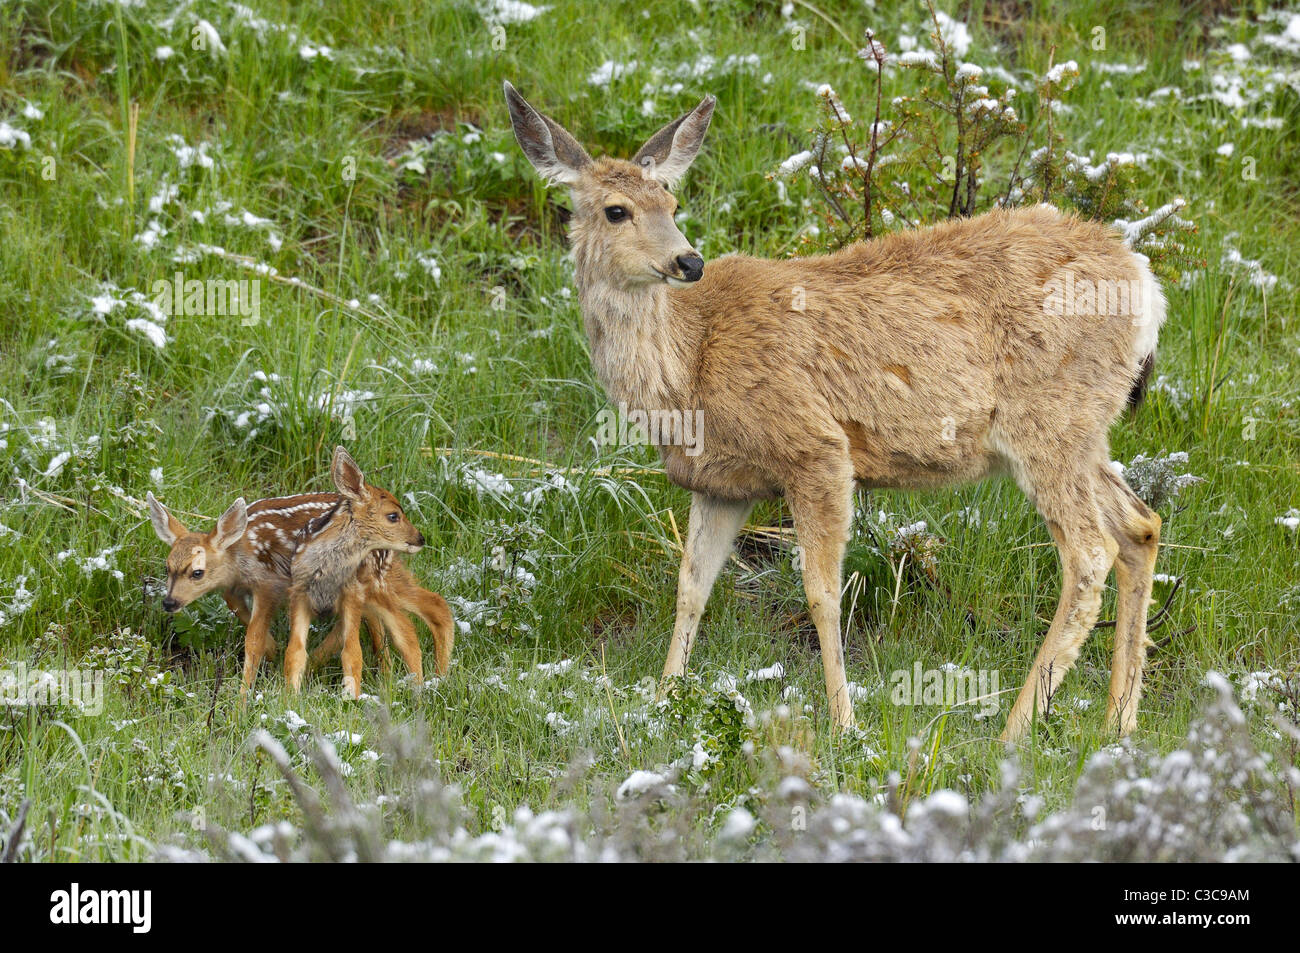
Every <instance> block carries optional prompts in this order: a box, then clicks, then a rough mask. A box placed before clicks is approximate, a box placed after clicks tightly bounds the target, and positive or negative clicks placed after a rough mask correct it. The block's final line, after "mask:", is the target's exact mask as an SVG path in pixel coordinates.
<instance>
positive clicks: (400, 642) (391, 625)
mask: <svg viewBox="0 0 1300 953" xmlns="http://www.w3.org/2000/svg"><path fill="white" fill-rule="evenodd" d="M376 613H377V615H378V616H379V617H380V618H382V619H383V624H384V628H386V629H387V630H388V635H389V636H390V637H391V638H392V640H393V644H394V645H395V646H397V653H398V654H399V655H401V656H402V661H403V662H405V663H406V668H407V670H408V671H410V672H411V673H412V674H413V675H415V680H416V682H417V683H418V682H423V681H424V654H423V653H422V652H421V651H420V639H419V637H418V636H417V635H416V633H415V623H414V622H412V621H411V617H410V616H408V615H407V614H406V613H405V612H402V611H401V610H400V609H397V608H393V607H390V606H388V605H384V606H382V607H380V608H378V609H377V610H376ZM367 618H369V617H368V616H367Z"/></svg>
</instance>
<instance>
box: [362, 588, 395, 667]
mask: <svg viewBox="0 0 1300 953" xmlns="http://www.w3.org/2000/svg"><path fill="white" fill-rule="evenodd" d="M361 617H362V618H363V619H365V623H366V632H368V633H369V635H370V647H371V648H372V649H374V651H375V658H377V659H378V660H379V671H380V672H382V673H383V674H385V675H387V674H388V673H389V672H390V671H392V669H393V666H392V662H391V661H390V660H389V658H388V640H387V639H385V638H384V629H386V628H391V626H389V625H388V621H387V620H388V614H387V612H386V611H384V610H383V609H382V608H376V607H375V606H373V605H372V604H371V603H369V602H367V603H366V604H365V607H364V608H363V609H362V611H361Z"/></svg>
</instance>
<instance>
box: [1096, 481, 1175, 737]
mask: <svg viewBox="0 0 1300 953" xmlns="http://www.w3.org/2000/svg"><path fill="white" fill-rule="evenodd" d="M1098 469H1099V471H1100V473H1101V477H1102V482H1101V485H1102V499H1101V503H1102V511H1103V514H1104V516H1105V519H1106V523H1107V527H1108V528H1109V530H1110V532H1111V534H1112V535H1113V536H1114V537H1115V540H1116V542H1118V543H1119V554H1118V555H1117V557H1116V559H1115V588H1116V590H1118V593H1119V595H1118V598H1117V600H1116V606H1115V648H1114V653H1113V655H1112V658H1111V668H1110V695H1109V697H1108V698H1107V700H1106V726H1107V728H1110V729H1118V730H1119V733H1120V734H1121V735H1126V734H1128V733H1129V732H1130V731H1132V730H1133V729H1134V728H1136V727H1137V710H1138V702H1139V701H1140V700H1141V698H1142V669H1143V666H1144V665H1145V664H1146V654H1147V646H1148V645H1150V644H1151V643H1150V640H1149V639H1148V638H1147V607H1148V605H1149V604H1150V602H1151V584H1152V575H1153V573H1154V571H1155V565H1156V555H1157V553H1158V552H1159V549H1160V517H1159V516H1158V515H1157V514H1156V513H1155V512H1154V511H1152V510H1151V508H1150V507H1148V506H1147V505H1146V504H1145V503H1143V502H1142V501H1141V500H1140V499H1139V498H1138V496H1137V494H1136V493H1134V492H1133V491H1132V490H1131V489H1129V486H1128V484H1127V483H1125V482H1124V478H1123V477H1121V476H1119V475H1118V474H1116V473H1115V471H1114V470H1112V469H1111V468H1110V465H1109V464H1108V463H1107V462H1106V461H1104V460H1103V461H1101V462H1100V463H1099V465H1098Z"/></svg>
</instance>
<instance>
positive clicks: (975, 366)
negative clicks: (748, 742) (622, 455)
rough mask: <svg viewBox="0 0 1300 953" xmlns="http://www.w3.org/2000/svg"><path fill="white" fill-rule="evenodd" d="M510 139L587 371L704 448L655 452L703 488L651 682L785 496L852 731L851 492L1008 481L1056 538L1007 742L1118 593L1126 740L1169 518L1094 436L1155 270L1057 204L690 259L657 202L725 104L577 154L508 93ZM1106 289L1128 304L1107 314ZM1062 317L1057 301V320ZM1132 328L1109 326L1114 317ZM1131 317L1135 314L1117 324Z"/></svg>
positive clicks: (1155, 298)
mask: <svg viewBox="0 0 1300 953" xmlns="http://www.w3.org/2000/svg"><path fill="white" fill-rule="evenodd" d="M505 96H506V103H507V105H508V107H509V110H510V118H511V123H512V125H513V127H514V132H515V137H516V139H517V140H518V142H519V145H520V146H521V148H522V149H523V151H524V154H525V155H526V156H527V157H528V159H529V161H531V162H532V164H533V166H534V167H535V168H536V169H537V171H538V172H539V173H540V174H541V175H542V176H543V177H544V178H545V179H547V180H548V181H550V182H557V183H560V184H563V185H566V186H568V188H569V190H570V194H571V196H572V200H573V217H572V220H571V228H570V239H571V244H572V247H573V258H574V262H575V266H576V283H577V287H578V293H579V301H580V304H581V308H582V314H583V321H584V324H585V326H586V331H587V336H588V339H589V342H590V346H591V357H592V362H593V364H594V367H595V371H596V376H597V377H598V378H599V379H600V381H601V383H602V384H603V385H604V387H605V390H606V392H607V393H608V395H609V397H610V398H611V399H612V400H617V401H620V402H623V403H624V404H625V405H626V406H628V407H632V408H639V409H641V410H642V411H643V412H650V413H653V412H655V411H659V412H661V413H662V412H669V413H671V412H677V413H681V414H685V413H695V414H696V415H697V419H699V420H701V421H702V430H701V431H700V432H699V433H698V434H697V437H698V442H697V443H696V445H695V448H694V449H695V451H696V452H695V453H693V454H690V455H688V454H687V453H685V452H683V450H682V448H681V447H679V446H674V445H671V441H670V440H662V439H661V440H660V441H658V443H659V449H660V454H661V456H662V458H663V461H664V469H665V472H666V474H667V476H668V478H669V479H670V480H672V481H673V482H674V483H676V484H678V485H680V486H683V487H685V488H687V489H688V490H690V491H691V492H692V497H691V512H690V520H689V523H688V530H687V540H686V546H685V548H684V551H683V557H682V564H681V572H680V574H679V579H678V591H677V614H676V623H675V625H674V627H673V635H672V641H671V644H670V648H669V652H668V660H667V663H666V664H665V666H664V676H665V678H666V679H667V678H670V677H673V676H678V675H681V674H682V673H683V672H684V671H685V668H686V662H687V659H688V657H689V655H690V651H691V645H692V642H693V641H694V638H695V634H696V631H697V629H698V627H699V623H700V616H701V614H702V613H703V611H704V606H705V603H706V601H707V599H708V595H709V591H710V589H712V587H713V584H714V581H715V580H716V578H717V576H718V573H719V571H720V570H721V568H722V565H723V563H724V562H725V560H726V558H727V555H728V553H729V552H730V550H731V546H732V543H733V542H734V540H735V537H736V535H737V533H738V532H739V531H740V529H741V527H742V525H743V524H744V521H745V519H746V517H747V515H748V514H749V512H750V509H751V507H752V506H753V504H754V502H755V501H756V500H761V499H769V498H774V497H782V496H783V497H784V498H785V501H786V503H787V505H788V506H789V507H790V511H791V513H792V515H793V517H794V523H795V531H796V533H797V535H798V538H799V544H800V546H801V547H802V551H803V563H804V565H803V580H804V589H805V591H806V593H807V597H808V605H809V614H810V615H811V617H812V619H813V622H814V623H815V625H816V627H817V634H818V641H819V642H820V645H821V653H822V662H823V666H824V668H825V674H826V690H827V695H828V697H829V700H830V707H831V712H832V715H833V717H834V720H835V722H836V723H837V724H839V725H851V724H852V723H853V705H852V701H851V699H850V697H849V691H848V685H847V683H846V679H845V674H844V659H843V647H842V645H841V642H840V596H841V572H842V570H841V563H842V561H843V557H844V550H845V545H846V542H847V539H848V536H849V529H850V520H851V514H852V498H853V490H854V486H855V485H860V486H864V487H868V488H871V487H895V488H925V487H934V486H940V485H944V484H950V483H954V482H961V481H969V480H977V479H981V478H984V477H986V476H991V475H996V474H1010V476H1011V477H1012V478H1014V480H1015V481H1016V483H1017V484H1019V486H1020V487H1021V489H1022V490H1023V491H1024V492H1025V494H1026V495H1027V496H1028V497H1029V499H1030V500H1031V501H1032V502H1033V503H1034V504H1035V506H1036V507H1037V508H1038V511H1039V513H1040V514H1041V515H1042V517H1043V519H1044V520H1045V521H1046V523H1047V527H1048V529H1049V531H1050V532H1051V535H1052V538H1053V540H1054V541H1055V543H1056V547H1057V551H1058V553H1059V555H1060V560H1061V565H1062V575H1063V584H1062V590H1061V595H1060V599H1059V603H1058V606H1057V609H1056V614H1055V616H1054V618H1053V620H1052V623H1051V626H1050V628H1049V630H1048V632H1047V636H1046V638H1045V640H1044V642H1043V645H1042V647H1041V649H1040V650H1039V652H1038V655H1037V657H1036V658H1035V660H1034V663H1033V666H1032V668H1031V670H1030V673H1029V675H1028V677H1027V679H1026V680H1025V683H1024V686H1023V688H1022V689H1021V691H1020V694H1019V696H1018V697H1017V699H1016V702H1015V704H1014V706H1013V707H1012V709H1011V713H1010V715H1009V717H1008V720H1007V725H1006V728H1005V730H1004V732H1003V736H1002V737H1003V739H1004V740H1007V741H1012V740H1016V739H1018V738H1019V737H1021V736H1022V735H1023V734H1024V732H1025V731H1026V729H1027V728H1028V726H1029V724H1030V723H1031V719H1032V717H1033V713H1034V711H1035V707H1036V709H1037V711H1038V712H1040V713H1041V712H1043V711H1044V710H1045V707H1046V704H1047V702H1048V700H1049V699H1050V697H1051V695H1052V693H1053V692H1054V691H1055V690H1056V687H1057V686H1058V685H1059V684H1060V681H1061V678H1062V676H1064V674H1065V672H1066V671H1067V670H1068V669H1069V668H1070V666H1071V665H1072V664H1073V663H1074V661H1075V658H1076V657H1077V656H1078V653H1079V649H1080V647H1081V645H1082V644H1083V642H1084V641H1085V640H1086V639H1087V637H1088V634H1089V632H1090V631H1091V629H1092V628H1093V626H1094V624H1095V622H1096V619H1097V614H1098V611H1099V609H1100V605H1101V596H1102V590H1103V587H1104V585H1105V580H1106V576H1107V574H1108V572H1109V570H1110V568H1111V566H1112V565H1113V566H1114V567H1115V576H1116V585H1117V589H1118V592H1119V595H1118V605H1117V612H1116V614H1117V622H1116V629H1115V645H1114V654H1113V661H1112V668H1111V682H1110V693H1109V701H1108V705H1107V712H1106V716H1107V723H1108V725H1111V726H1118V728H1119V730H1120V732H1121V733H1127V732H1129V731H1131V730H1132V729H1133V728H1134V727H1135V725H1136V719H1137V707H1138V701H1139V698H1140V695H1141V689H1142V669H1143V665H1144V663H1145V657H1146V647H1147V645H1148V644H1149V640H1148V639H1147V635H1146V610H1147V606H1148V603H1149V602H1150V598H1151V585H1152V570H1153V568H1154V565H1155V561H1156V554H1157V548H1158V544H1159V538H1160V518H1159V517H1158V516H1157V515H1156V514H1155V513H1154V512H1152V511H1151V509H1149V508H1148V507H1147V506H1146V505H1145V504H1144V503H1143V502H1142V501H1141V500H1140V499H1138V497H1137V496H1136V495H1135V494H1134V493H1133V492H1132V491H1131V490H1130V489H1129V487H1128V486H1127V484H1125V483H1124V481H1123V479H1122V478H1121V477H1119V476H1117V475H1116V474H1115V473H1114V472H1113V471H1112V469H1111V467H1110V451H1109V445H1108V431H1109V427H1110V424H1111V423H1112V422H1113V421H1114V420H1115V418H1116V417H1117V416H1118V415H1119V414H1120V412H1121V410H1122V409H1123V408H1124V406H1125V403H1126V401H1127V400H1128V399H1129V398H1130V397H1131V395H1133V394H1134V393H1136V389H1137V388H1138V387H1140V384H1141V383H1142V380H1143V378H1144V375H1145V374H1146V373H1149V371H1150V368H1151V365H1152V362H1153V360H1154V355H1155V349H1156V338H1157V333H1158V331H1159V329H1160V326H1161V324H1162V322H1163V321H1164V317H1165V301H1164V297H1163V294H1162V292H1161V290H1160V286H1159V284H1158V283H1157V282H1156V279H1155V278H1154V276H1153V275H1152V273H1151V270H1150V268H1149V267H1148V264H1147V261H1146V259H1145V258H1144V257H1143V256H1141V255H1138V254H1135V253H1134V252H1132V251H1130V250H1128V249H1127V248H1126V247H1125V246H1124V245H1123V243H1122V241H1121V240H1120V238H1119V236H1118V235H1117V234H1115V233H1114V232H1113V231H1111V230H1110V229H1108V228H1106V227H1105V226H1103V225H1100V224H1097V223H1092V222H1087V221H1082V220H1080V219H1078V218H1076V217H1073V216H1070V215H1065V214H1062V213H1060V212H1058V211H1056V210H1054V209H1051V208H1049V207H1046V206H1038V207H1034V208H1024V209H1016V210H996V211H992V212H988V213H986V214H983V215H980V216H977V217H974V218H970V219H961V220H954V221H949V222H946V223H944V224H941V225H936V226H933V227H930V228H924V229H917V230H914V231H905V232H897V233H893V234H889V235H886V236H883V237H881V238H878V239H876V240H873V241H869V242H863V243H858V244H855V245H852V246H850V247H847V248H844V249H843V250H841V251H838V252H836V253H834V254H828V255H817V256H809V257H804V258H795V259H788V260H785V259H783V260H771V259H760V258H752V257H748V256H744V255H727V256H724V257H722V258H719V259H718V260H717V261H715V262H712V263H710V264H709V266H708V268H707V269H706V268H705V267H704V260H703V258H701V256H700V255H699V253H698V252H697V251H696V250H695V249H694V248H693V247H692V246H691V244H690V242H688V241H687V240H686V238H685V237H684V236H683V235H682V233H681V232H680V231H679V230H678V228H677V225H676V224H675V222H674V220H673V213H674V211H675V210H676V208H677V202H676V200H675V199H674V198H673V196H672V195H671V194H670V192H669V190H670V189H671V188H673V187H674V186H675V185H676V184H677V182H678V181H679V180H680V179H681V178H682V176H683V175H684V174H685V173H686V170H687V168H688V167H689V166H690V165H691V162H692V161H693V160H694V159H695V156H696V154H697V152H698V151H699V149H700V146H701V144H702V142H703V139H704V135H705V132H706V131H707V129H708V126H709V121H710V119H711V117H712V114H713V108H714V99H713V97H711V96H710V97H706V98H705V99H704V100H703V101H702V102H701V103H700V104H699V105H698V106H697V107H695V108H694V109H693V110H691V111H690V112H688V113H686V114H685V115H684V116H682V117H681V118H679V119H677V120H675V121H674V122H671V123H669V124H668V125H666V126H664V127H663V128H662V129H661V130H659V132H657V133H655V135H653V136H652V137H651V138H650V139H649V141H647V142H646V144H645V145H644V146H643V147H642V148H641V149H640V151H639V152H637V154H636V155H635V156H634V157H633V158H632V160H631V161H630V162H629V161H622V160H618V159H612V158H601V159H592V158H591V157H590V156H589V155H588V154H587V152H586V150H584V149H583V147H582V146H581V145H579V143H578V142H577V140H575V139H574V138H573V136H571V135H570V134H569V133H568V132H567V131H565V130H564V129H563V128H562V127H561V126H560V125H559V124H558V123H556V122H555V121H554V120H552V119H550V118H548V117H546V116H543V115H542V114H540V113H539V112H537V111H536V110H535V109H533V108H532V106H530V105H529V104H528V103H527V102H526V101H525V100H524V98H523V97H522V96H520V95H519V93H518V92H517V91H516V90H515V89H514V87H513V86H511V85H510V84H509V83H507V84H506V85H505ZM1113 286H1118V287H1121V288H1124V289H1127V290H1128V291H1129V292H1131V294H1130V293H1127V292H1126V293H1125V294H1124V295H1123V298H1124V303H1125V305H1126V307H1123V308H1118V309H1117V308H1113V307H1099V306H1098V304H1099V301H1100V292H1099V291H1098V292H1097V293H1096V294H1094V295H1088V296H1086V297H1085V296H1069V297H1070V299H1071V300H1069V301H1062V300H1061V298H1062V296H1061V295H1060V294H1059V289H1061V288H1063V287H1069V288H1076V287H1077V288H1079V289H1083V288H1085V287H1088V288H1103V287H1113ZM1062 305H1064V307H1063V306H1062ZM1117 310H1118V311H1120V312H1121V313H1119V314H1116V313H1115V312H1116V311H1117ZM1124 312H1127V313H1124Z"/></svg>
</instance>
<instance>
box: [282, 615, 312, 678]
mask: <svg viewBox="0 0 1300 953" xmlns="http://www.w3.org/2000/svg"><path fill="white" fill-rule="evenodd" d="M311 617H312V611H311V599H310V598H309V597H308V595H307V594H306V593H305V592H298V591H291V592H290V595H289V644H288V646H287V647H286V648H285V650H284V681H285V684H286V685H288V687H289V691H290V692H292V693H293V694H295V695H296V694H298V692H299V691H300V690H301V689H302V672H303V669H304V668H306V666H307V635H308V633H309V632H310V631H311Z"/></svg>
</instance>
